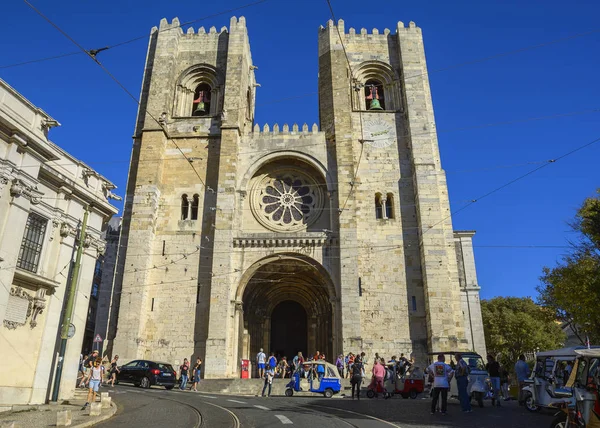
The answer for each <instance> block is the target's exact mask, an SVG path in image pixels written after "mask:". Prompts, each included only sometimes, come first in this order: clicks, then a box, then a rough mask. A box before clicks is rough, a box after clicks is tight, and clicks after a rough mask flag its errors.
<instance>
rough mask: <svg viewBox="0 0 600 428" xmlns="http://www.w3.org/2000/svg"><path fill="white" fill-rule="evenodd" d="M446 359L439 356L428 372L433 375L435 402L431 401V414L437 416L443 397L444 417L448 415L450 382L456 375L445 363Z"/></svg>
mask: <svg viewBox="0 0 600 428" xmlns="http://www.w3.org/2000/svg"><path fill="white" fill-rule="evenodd" d="M445 361H446V357H445V356H444V354H439V355H438V358H437V362H436V363H433V364H432V365H430V366H429V367H427V370H425V371H426V372H427V373H431V374H433V400H432V401H431V414H432V415H433V414H435V409H436V407H437V402H438V399H439V397H440V394H441V395H442V415H445V414H446V406H447V404H448V389H450V380H451V379H452V376H453V375H454V370H452V367H450V366H449V365H448V364H446V363H445Z"/></svg>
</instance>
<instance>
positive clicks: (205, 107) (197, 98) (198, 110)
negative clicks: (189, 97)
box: [192, 83, 212, 116]
mask: <svg viewBox="0 0 600 428" xmlns="http://www.w3.org/2000/svg"><path fill="white" fill-rule="evenodd" d="M211 91H212V89H211V87H210V86H209V85H208V84H206V83H202V84H200V85H198V87H197V88H196V91H195V92H194V102H193V107H192V116H208V115H210V94H211Z"/></svg>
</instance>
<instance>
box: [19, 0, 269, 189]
mask: <svg viewBox="0 0 600 428" xmlns="http://www.w3.org/2000/svg"><path fill="white" fill-rule="evenodd" d="M23 1H24V2H25V3H26V4H27V5H28V6H29V7H30V8H31V9H33V10H34V11H35V12H36V13H37V14H38V15H40V16H41V17H42V18H43V19H44V20H45V21H47V22H48V23H49V24H50V25H52V26H53V27H54V28H55V29H56V30H57V31H58V32H60V33H61V34H62V35H63V36H65V37H66V38H67V39H68V40H69V41H71V43H73V44H74V45H75V46H77V47H78V48H79V49H80V50H81V51H82V52H84V53H85V54H87V55H88V56H89V57H90V58H91V59H92V60H93V61H94V62H95V63H96V64H98V65H99V66H100V68H102V70H104V72H105V73H106V74H108V75H109V76H110V78H111V79H112V80H114V81H115V83H116V84H117V85H119V87H120V88H121V89H122V90H123V91H124V92H125V93H126V94H127V95H129V97H130V98H131V99H132V100H133V101H134V102H135V103H136V104H137V105H138V106H139V107H141V102H140V101H139V100H138V99H137V98H136V97H135V95H133V94H132V93H131V92H130V91H129V90H128V89H127V88H126V87H125V85H123V84H122V83H121V82H120V81H119V79H117V78H116V77H115V76H114V75H113V74H112V73H111V72H110V71H109V70H108V69H107V68H106V67H105V66H104V65H103V64H102V63H101V62H100V61H98V59H97V58H96V54H94V53H91V51H87V50H86V49H85V48H84V47H83V46H81V45H80V44H79V43H77V41H76V40H75V39H73V38H72V37H71V36H69V35H68V34H67V33H66V32H65V31H64V30H63V29H62V28H60V27H59V26H58V25H56V24H55V23H54V22H53V21H52V20H51V19H50V18H48V17H47V16H46V15H44V14H43V13H42V12H41V11H40V10H39V9H37V8H36V7H35V6H34V5H32V4H31V3H30V2H29V1H28V0H23ZM264 1H266V0H264ZM144 113H145V114H146V115H148V116H150V117H151V118H152V120H154V121H155V122H156V124H157V125H158V126H159V127H160V128H161V129H162V131H163V133H164V134H165V137H167V139H168V140H169V141H170V142H171V143H173V145H174V146H175V147H176V148H177V150H179V152H180V153H181V155H182V156H183V157H184V159H185V160H186V161H187V162H188V164H189V165H190V167H191V168H192V169H193V170H194V173H195V174H196V176H197V177H198V179H199V180H200V183H201V184H202V186H204V188H206V187H207V186H206V184H205V183H204V180H203V179H202V177H201V176H200V174H199V173H198V170H197V169H196V168H195V167H194V165H193V163H192V161H191V160H190V159H189V158H188V157H187V156H186V154H185V153H184V152H183V150H181V148H180V147H179V145H178V144H177V143H176V142H175V141H174V140H173V139H172V138H171V137H170V136H169V134H168V132H167V129H166V128H165V126H164V124H162V123H161V122H160V121H159V120H158V119H156V117H154V115H152V114H151V113H150V112H149V111H147V110H146V111H145V112H144Z"/></svg>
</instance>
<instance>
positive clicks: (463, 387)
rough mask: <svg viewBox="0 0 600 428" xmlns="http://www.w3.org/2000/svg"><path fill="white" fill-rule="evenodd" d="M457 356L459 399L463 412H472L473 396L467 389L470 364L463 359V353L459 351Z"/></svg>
mask: <svg viewBox="0 0 600 428" xmlns="http://www.w3.org/2000/svg"><path fill="white" fill-rule="evenodd" d="M455 358H456V370H455V376H456V387H457V389H458V399H459V400H460V408H461V409H462V411H463V412H467V413H470V412H472V410H471V398H470V397H469V392H468V391H467V385H468V384H469V372H470V371H471V370H470V369H469V365H468V364H467V363H466V362H465V360H463V358H462V354H460V353H457V354H456V355H455Z"/></svg>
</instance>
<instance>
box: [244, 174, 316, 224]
mask: <svg viewBox="0 0 600 428" xmlns="http://www.w3.org/2000/svg"><path fill="white" fill-rule="evenodd" d="M254 189H255V191H254V198H253V211H254V215H255V216H256V217H257V219H258V220H259V221H260V222H261V223H262V224H263V225H265V226H267V227H269V228H271V229H273V228H275V229H279V230H285V231H292V230H299V229H302V228H305V227H306V226H308V225H309V224H310V223H312V222H313V221H314V220H316V218H317V217H318V213H319V212H320V209H321V207H322V199H323V198H322V194H321V189H320V187H319V185H318V183H317V182H316V181H314V180H313V179H311V178H309V177H307V176H305V175H304V174H302V173H301V172H295V171H294V172H286V173H283V174H280V175H277V176H272V175H268V174H267V175H265V176H264V177H263V178H262V179H261V180H259V181H257V182H256V184H255V187H254Z"/></svg>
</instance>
